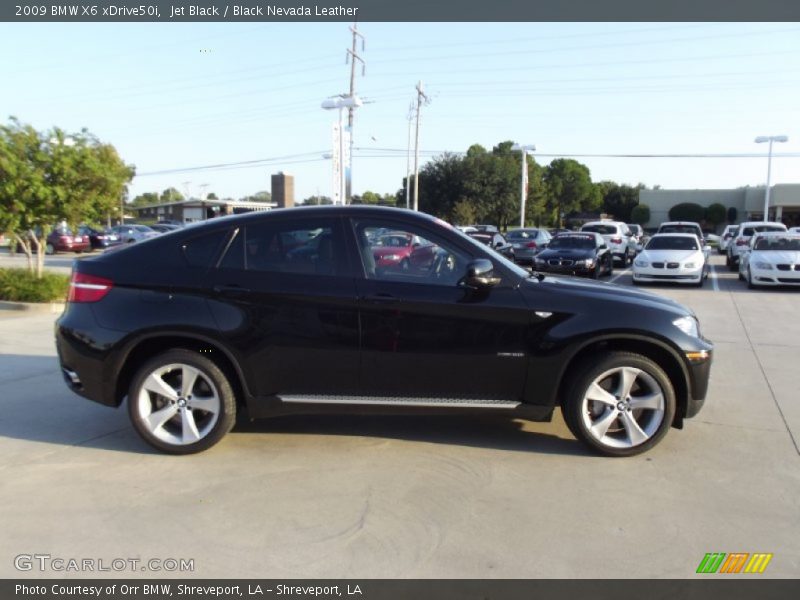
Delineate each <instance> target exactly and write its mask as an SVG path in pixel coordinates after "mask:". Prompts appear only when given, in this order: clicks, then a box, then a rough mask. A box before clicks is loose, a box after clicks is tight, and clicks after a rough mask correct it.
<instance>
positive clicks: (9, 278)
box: [0, 269, 69, 302]
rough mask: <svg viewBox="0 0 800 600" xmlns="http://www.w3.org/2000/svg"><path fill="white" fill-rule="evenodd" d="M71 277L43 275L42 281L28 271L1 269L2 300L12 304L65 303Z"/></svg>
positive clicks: (0, 298)
mask: <svg viewBox="0 0 800 600" xmlns="http://www.w3.org/2000/svg"><path fill="white" fill-rule="evenodd" d="M68 289H69V277H67V276H66V275H58V274H57V273H43V274H42V278H41V279H37V277H36V275H34V274H32V273H29V272H28V271H27V270H26V269H0V300H8V301H11V302H53V301H55V302H63V301H64V300H66V298H67V290H68Z"/></svg>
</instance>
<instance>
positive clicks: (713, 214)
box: [705, 202, 726, 229]
mask: <svg viewBox="0 0 800 600" xmlns="http://www.w3.org/2000/svg"><path fill="white" fill-rule="evenodd" d="M725 215H726V211H725V207H724V206H723V205H722V204H720V203H719V202H715V203H714V204H710V205H709V206H708V208H706V215H705V216H706V221H708V222H709V223H711V224H712V225H713V226H714V229H716V228H717V225H719V224H720V223H722V222H723V221H725Z"/></svg>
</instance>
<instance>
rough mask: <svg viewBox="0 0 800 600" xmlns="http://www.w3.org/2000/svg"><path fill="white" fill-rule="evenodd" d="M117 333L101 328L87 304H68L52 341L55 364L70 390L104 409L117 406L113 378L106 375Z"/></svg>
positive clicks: (118, 334)
mask: <svg viewBox="0 0 800 600" xmlns="http://www.w3.org/2000/svg"><path fill="white" fill-rule="evenodd" d="M119 336H120V333H119V332H113V331H109V330H106V329H101V328H100V327H99V326H98V324H97V322H96V321H95V319H94V316H93V314H92V312H91V308H90V307H89V305H85V304H76V305H68V306H67V310H66V311H65V312H64V314H63V315H62V316H61V317H60V318H59V319H58V321H56V329H55V338H56V351H57V353H58V362H59V365H60V367H61V374H62V376H63V377H64V382H65V383H66V384H67V387H69V389H70V390H72V391H73V392H75V393H76V394H78V395H80V396H83V397H84V398H87V399H89V400H92V401H94V402H98V403H100V404H105V405H106V406H119V404H120V403H119V401H117V399H116V398H115V396H116V393H115V392H116V390H115V379H114V377H113V376H110V375H109V373H111V372H113V371H114V369H112V368H110V366H109V365H111V364H112V363H113V361H112V360H111V351H110V348H112V347H113V346H114V344H115V343H116V342H117V341H118V339H119Z"/></svg>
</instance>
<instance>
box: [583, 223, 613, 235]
mask: <svg viewBox="0 0 800 600" xmlns="http://www.w3.org/2000/svg"><path fill="white" fill-rule="evenodd" d="M581 231H591V232H595V233H599V234H601V235H616V233H617V227H616V225H584V226H583V227H582V228H581Z"/></svg>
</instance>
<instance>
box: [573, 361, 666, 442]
mask: <svg viewBox="0 0 800 600" xmlns="http://www.w3.org/2000/svg"><path fill="white" fill-rule="evenodd" d="M665 407H666V402H665V399H664V390H662V389H661V386H660V385H659V384H658V382H657V381H656V379H655V378H654V377H653V376H652V375H650V374H649V373H647V372H646V371H644V370H642V369H638V368H635V367H629V366H623V367H616V368H613V369H609V370H608V371H605V372H603V373H601V374H600V375H599V376H598V377H596V378H595V379H594V380H593V381H592V382H591V384H590V385H589V387H588V388H587V390H586V392H585V394H584V397H583V401H582V404H581V417H582V420H583V425H584V427H585V429H586V431H587V432H588V434H589V435H590V436H592V437H593V438H594V440H595V441H596V442H598V443H599V444H601V445H603V446H606V447H608V448H615V449H629V448H634V447H636V446H640V445H642V444H644V443H645V442H647V441H648V440H649V439H650V438H652V437H653V436H654V435H655V434H656V433H657V432H658V430H659V428H660V426H661V424H662V422H663V421H664V414H665Z"/></svg>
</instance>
